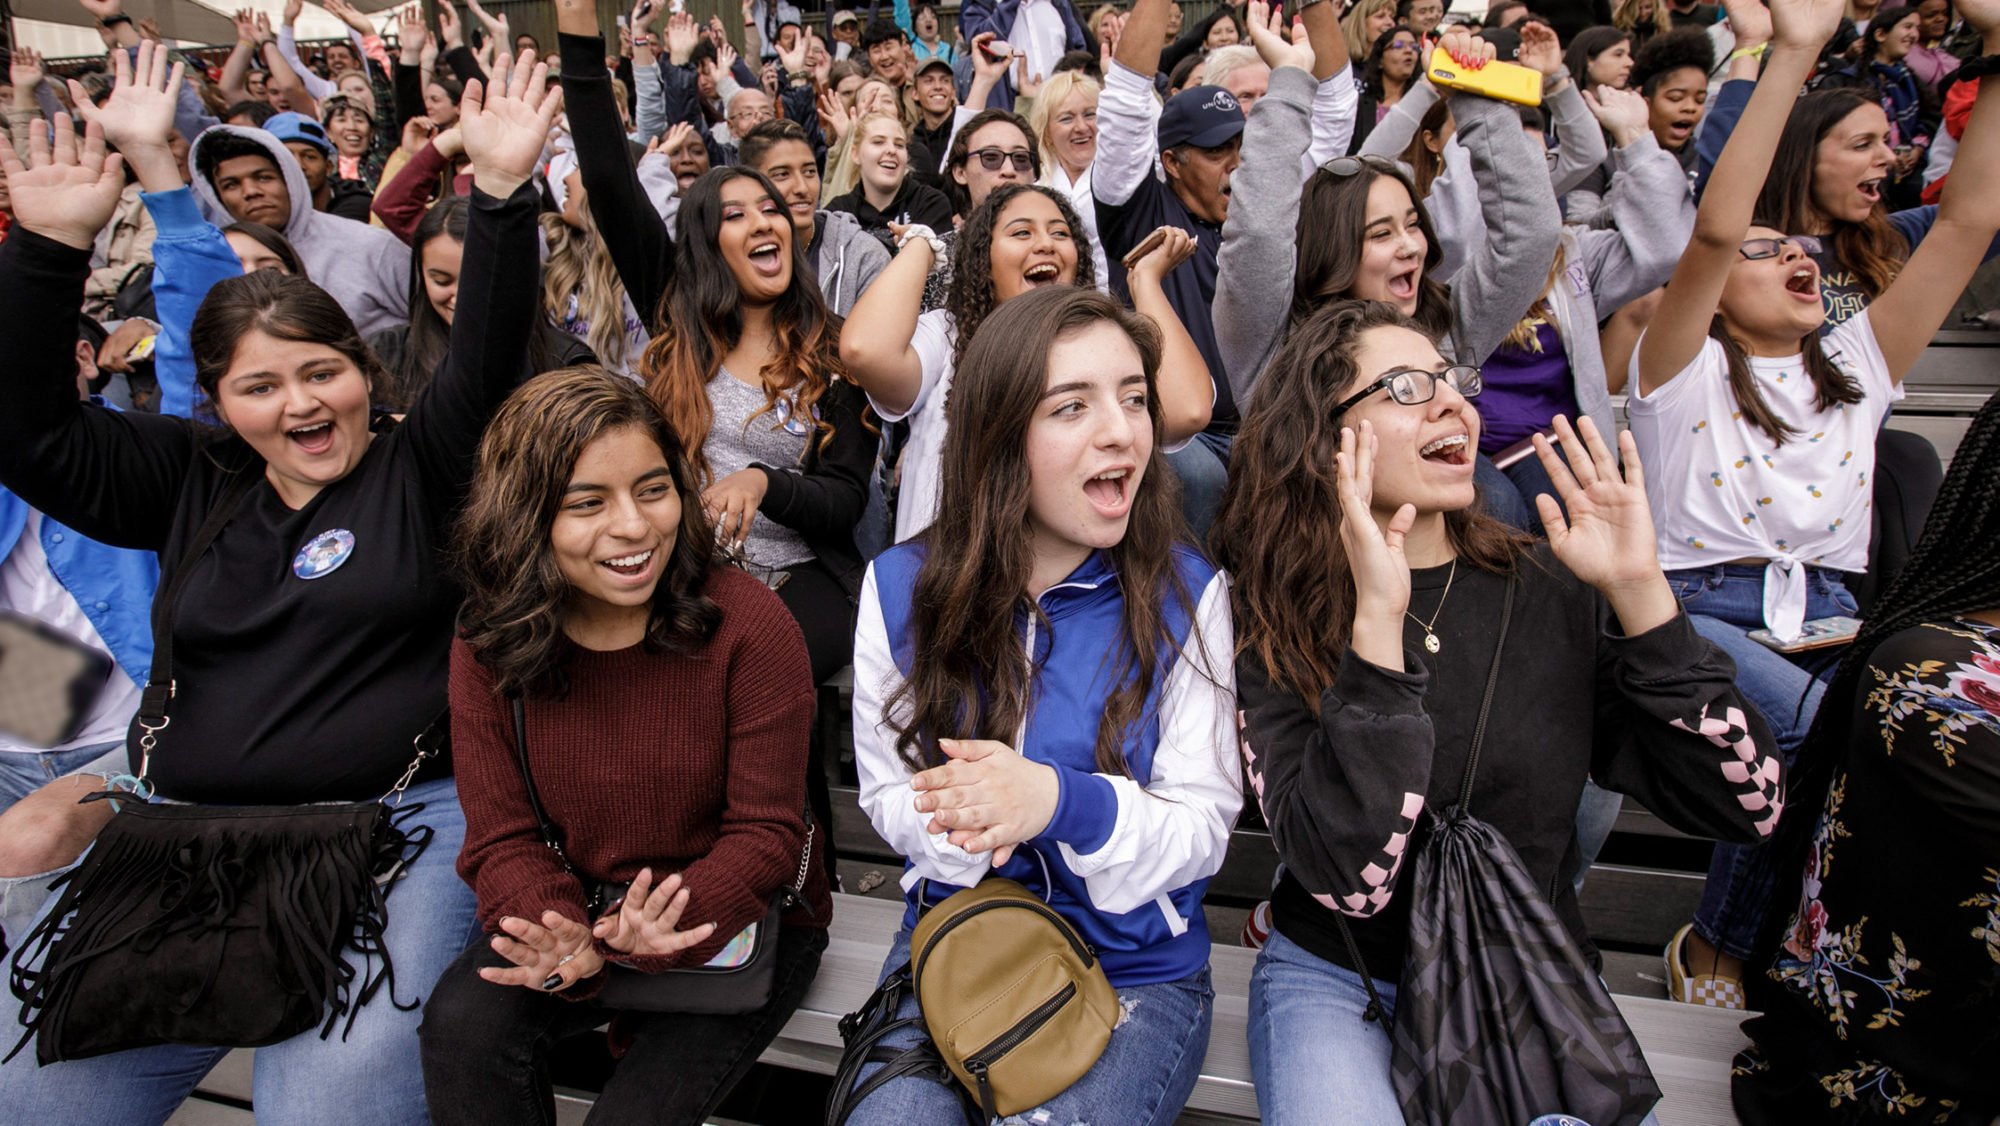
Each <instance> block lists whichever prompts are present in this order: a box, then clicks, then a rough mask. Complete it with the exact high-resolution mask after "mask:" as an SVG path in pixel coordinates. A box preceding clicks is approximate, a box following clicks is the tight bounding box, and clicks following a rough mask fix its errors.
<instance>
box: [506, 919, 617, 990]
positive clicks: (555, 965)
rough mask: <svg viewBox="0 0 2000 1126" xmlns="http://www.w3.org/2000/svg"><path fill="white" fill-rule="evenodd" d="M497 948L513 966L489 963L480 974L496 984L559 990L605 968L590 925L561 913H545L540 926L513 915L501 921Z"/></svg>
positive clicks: (593, 975)
mask: <svg viewBox="0 0 2000 1126" xmlns="http://www.w3.org/2000/svg"><path fill="white" fill-rule="evenodd" d="M500 930H501V931H502V933H500V934H496V935H494V936H493V950H494V952H495V953H497V954H499V955H500V956H501V957H502V958H505V959H507V960H508V961H509V962H512V963H514V964H513V965H512V966H488V967H486V968H484V969H482V970H480V971H479V976H480V977H482V978H485V979H486V980H487V981H490V982H492V983H493V984H495V985H518V986H521V987H523V988H525V989H535V990H544V991H547V992H551V993H553V992H557V991H559V990H563V989H568V988H569V987H570V986H572V985H575V984H576V983H577V982H579V981H582V980H583V979H584V978H587V977H595V976H596V975H597V973H598V971H600V970H602V969H603V968H604V959H603V958H602V957H600V956H599V955H598V953H597V948H596V947H594V946H592V945H591V942H590V937H591V936H590V928H589V927H586V926H584V925H583V924H582V923H579V922H577V921H576V920H574V919H570V918H566V917H564V916H563V915H562V914H560V913H559V912H555V911H544V912H542V921H541V923H540V925H537V924H535V923H531V922H529V921H528V920H526V919H517V918H514V917H513V916H511V915H509V916H507V917H506V918H504V919H501V920H500Z"/></svg>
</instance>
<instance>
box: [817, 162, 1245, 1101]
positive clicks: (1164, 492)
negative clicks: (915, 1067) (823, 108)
mask: <svg viewBox="0 0 2000 1126" xmlns="http://www.w3.org/2000/svg"><path fill="white" fill-rule="evenodd" d="M1006 190H1007V189H1004V188H1003V189H1001V191H1002V192H1004V191H1006ZM1025 190H1028V191H1034V190H1036V189H1025ZM1000 194H1001V193H1000V192H996V193H994V195H995V198H998V197H999V195H1000ZM988 202H989V203H991V202H992V201H990V200H989V201H988ZM892 269H893V267H892ZM968 272H969V271H962V272H961V273H960V275H959V277H960V278H963V277H965V276H966V273H968ZM1159 363H1160V343H1159V335H1158V333H1157V331H1156V330H1155V329H1154V327H1153V326H1152V324H1151V323H1149V321H1148V320H1147V319H1146V318H1144V317H1141V316H1138V315H1135V314H1133V313H1129V312H1126V311H1125V310H1123V309H1121V308H1120V307H1119V305H1118V304H1117V302H1115V301H1113V300H1112V299H1111V298H1109V297H1106V296H1104V295H1103V294H1100V293H1098V292H1097V291H1096V290H1095V289H1092V288H1089V287H1087V286H1064V285H1051V286H1048V287H1046V288H1042V289H1037V290H1035V291H1033V292H1029V293H1026V294H1023V295H1021V296H1018V297H1015V298H1013V299H1011V300H1009V301H1008V302H1006V303H1005V304H1003V305H1001V306H1000V307H999V308H998V309H997V310H996V311H995V312H994V313H993V315H992V317H991V318H990V319H989V320H987V321H986V323H985V325H984V326H983V327H982V328H981V329H980V330H979V332H978V333H976V334H975V335H974V337H973V340H972V345H971V347H970V348H969V349H967V350H966V352H965V354H964V357H963V361H962V362H961V363H960V364H959V365H958V367H957V368H956V378H955V381H954V385H953V387H952V390H951V396H950V401H949V403H948V404H947V406H946V408H945V410H946V417H947V420H948V422H949V424H950V428H951V435H952V440H951V441H950V442H948V443H946V445H945V447H944V451H943V452H944V465H943V474H942V477H943V480H942V486H943V487H942V497H941V503H940V504H939V505H938V509H937V516H936V519H935V522H933V523H932V524H931V525H930V527H929V529H928V530H927V531H925V532H924V533H923V534H922V535H921V536H919V537H918V538H917V539H915V540H913V541H911V542H908V543H903V544H899V545H897V546H896V547H893V548H891V549H889V550H888V551H887V552H885V553H883V554H882V555H881V556H879V557H877V559H876V560H875V562H874V563H873V564H871V565H870V568H869V574H868V580H867V583H866V585H865V586H864V587H863V590H862V602H861V616H860V621H859V624H858V625H857V627H856V641H855V655H854V746H855V762H856V766H857V768H858V769H859V771H860V776H861V804H862V808H864V809H865V810H866V811H867V812H868V817H869V820H870V821H871V822H872V823H873V824H874V826H875V830H876V831H877V832H878V833H880V834H881V835H882V837H883V839H884V840H886V841H887V842H889V845H890V847H892V848H894V849H896V850H897V851H898V852H901V853H903V854H904V855H905V856H907V857H909V864H908V871H907V872H906V874H905V875H904V878H903V886H904V888H905V890H906V894H907V896H908V899H909V904H910V905H909V910H908V911H907V912H906V914H905V915H904V919H903V927H902V929H901V930H900V931H899V932H898V935H897V938H896V941H895V945H894V947H893V949H892V950H891V951H890V954H889V958H888V961H887V963H886V965H885V967H884V969H885V973H886V972H888V971H891V970H894V969H896V968H898V967H900V966H901V965H902V964H903V963H904V962H905V961H906V960H907V959H908V958H909V956H910V937H911V928H912V927H913V926H914V925H915V922H916V918H917V915H918V913H919V912H920V911H921V910H922V909H923V907H924V906H925V904H926V903H934V902H936V901H938V900H940V899H943V898H944V897H946V896H948V895H949V894H951V893H952V892H953V891H955V890H957V889H959V888H969V887H972V886H974V885H976V884H978V883H980V881H982V880H984V879H986V878H987V877H988V876H989V875H990V876H998V877H1002V878H1005V879H1011V880H1014V881H1016V882H1018V883H1020V884H1022V885H1023V886H1024V887H1026V888H1027V889H1028V890H1029V891H1030V892H1031V893H1032V894H1033V895H1035V896H1037V897H1039V898H1040V899H1041V900H1043V901H1044V902H1045V903H1046V904H1047V905H1048V907H1050V908H1052V909H1054V911H1055V912H1056V913H1057V914H1059V915H1060V916H1061V917H1062V918H1063V920H1064V921H1065V922H1067V923H1068V924H1069V925H1070V926H1071V927H1074V928H1075V930H1076V931H1077V932H1078V933H1079V934H1080V935H1081V936H1082V938H1083V941H1084V942H1086V943H1088V944H1089V946H1090V948H1091V949H1093V950H1094V951H1095V952H1096V955H1097V958H1098V960H1099V962H1100V963H1101V965H1102V967H1103V972H1104V974H1105V976H1106V977H1108V978H1109V980H1110V984H1111V985H1112V986H1113V987H1114V988H1115V989H1116V990H1117V991H1118V993H1119V995H1120V997H1121V1000H1122V1002H1123V1008H1124V1013H1125V1016H1124V1017H1123V1019H1120V1020H1119V1021H1118V1023H1117V1027H1116V1028H1115V1029H1113V1030H1112V1031H1111V1033H1110V1042H1109V1044H1108V1046H1107V1047H1106V1048H1105V1049H1104V1051H1103V1054H1102V1055H1101V1056H1099V1057H1098V1058H1097V1060H1096V1062H1095V1064H1094V1065H1093V1066H1091V1067H1090V1068H1089V1070H1088V1071H1087V1072H1085V1073H1084V1074H1083V1075H1082V1076H1081V1077H1080V1078H1078V1079H1077V1080H1076V1081H1075V1082H1073V1083H1072V1084H1071V1085H1070V1086H1069V1087H1068V1088H1067V1089H1065V1090H1063V1091H1062V1092H1061V1093H1059V1094H1057V1095H1055V1096H1054V1097H1053V1098H1050V1099H1048V1100H1047V1101H1046V1102H1044V1103H1042V1104H1041V1106H1040V1107H1039V1109H1034V1108H1031V1109H1029V1110H1028V1111H1025V1112H1023V1113H1022V1115H1021V1116H1020V1118H1019V1120H1020V1121H1041V1120H1047V1121H1050V1122H1065V1123H1066V1122H1121V1123H1132V1124H1135V1126H1166V1124H1168V1123H1171V1122H1173V1121H1174V1120H1175V1119H1176V1118H1177V1117H1179V1114H1180V1110H1181V1106H1182V1104H1183V1103H1184V1102H1185V1101H1186V1100H1187V1096H1188V1094H1189V1092H1191V1091H1192V1090H1193V1089H1194V1082H1195V1079H1196V1078H1197V1077H1198V1075H1199V1073H1200V1069H1201V1061H1202V1059H1203V1057H1204V1056H1205V1054H1206V1049H1207V1045H1208V1030H1209V1022H1210V1019H1211V1010H1212V997H1213V991H1212V990H1211V988H1210V986H1209V980H1208V948H1209V940H1208V928H1207V926H1206V924H1205V921H1204V918H1203V915H1202V909H1201V896H1202V891H1203V889H1204V888H1205V886H1206V885H1207V881H1208V877H1209V876H1210V875H1212V874H1213V873H1214V872H1215V871H1216V870H1217V869H1218V868H1219V867H1220V866H1221V863H1222V854H1223V849H1224V847H1225V846H1226V845H1227V843H1228V839H1229V828H1230V825H1231V824H1232V823H1233V822H1234V820H1235V818H1236V813H1237V810H1238V807H1239V806H1240V805H1241V804H1242V800H1243V796H1242V789H1241V784H1240V782H1239V773H1238V770H1237V768H1236V765H1235V764H1234V763H1233V762H1231V761H1230V756H1229V750H1228V748H1229V746H1230V741H1231V734H1230V732H1231V725H1232V724H1233V723H1234V722H1235V708H1234V703H1233V699H1232V692H1231V687H1230V672H1229V649H1230V638H1229V613H1228V595H1227V587H1226V582H1225V580H1224V579H1223V578H1222V576H1221V575H1219V574H1218V573H1217V572H1216V571H1215V569H1214V568H1213V567H1211V566H1209V564H1208V563H1207V562H1206V561H1205V560H1203V559H1202V558H1201V556H1200V555H1199V554H1197V553H1196V552H1195V551H1194V550H1193V549H1191V548H1188V547H1186V546H1182V545H1179V544H1177V543H1176V539H1177V535H1178V531H1179V527H1180V518H1179V501H1178V498H1177V497H1176V496H1175V493H1176V492H1177V491H1178V488H1177V482H1176V481H1175V480H1174V478H1173V475H1172V474H1171V473H1169V472H1167V467H1166V460H1165V458H1164V456H1163V455H1162V453H1161V450H1160V444H1161V439H1160V435H1161V432H1162V429H1163V425H1162V421H1161V417H1160V409H1159V405H1158V401H1157V399H1156V397H1155V394H1154V381H1155V373H1156V372H1157V371H1158V368H1159ZM1024 655H1025V657H1026V659H1023V658H1024ZM895 1015H896V1017H897V1018H898V1019H903V1018H909V1017H916V1016H919V1015H920V1012H919V1008H918V1002H917V1000H916V997H915V996H914V995H911V996H909V997H908V998H907V999H905V1000H904V1001H903V1002H902V1007H901V1008H900V1009H899V1010H898V1011H897V1013H896V1014H895ZM913 1023H914V1022H913ZM915 1038H916V1035H915V1033H914V1030H906V1031H905V1032H904V1033H900V1034H893V1035H891V1036H889V1037H887V1038H885V1039H884V1041H883V1043H884V1045H885V1046H888V1047H892V1048H898V1049H901V1048H908V1047H910V1046H911V1044H912V1042H913V1040H914V1039H915ZM960 1047H961V1049H962V1048H964V1047H966V1046H965V1045H963V1044H961V1045H960ZM872 1075H873V1066H872V1065H871V1067H870V1068H864V1069H863V1070H862V1071H861V1073H860V1079H861V1083H862V1084H864V1085H865V1084H866V1083H867V1082H868V1079H869V1078H870V1077H871V1076H872ZM840 1094H841V1095H843V1096H844V1095H845V1092H841V1093H840ZM961 1114H962V1111H961V1110H960V1107H959V1099H958V1095H957V1094H956V1093H954V1092H953V1091H952V1090H951V1089H949V1088H947V1087H945V1086H943V1085H941V1084H939V1083H935V1082H932V1081H930V1080H929V1079H926V1078H922V1077H912V1076H904V1077H901V1078H896V1079H892V1080H890V1081H888V1082H887V1083H885V1084H883V1085H882V1086H880V1087H879V1088H878V1089H876V1090H874V1091H873V1092H872V1093H870V1094H868V1095H867V1097H866V1098H864V1099H862V1100H861V1101H860V1102H859V1103H858V1104H857V1106H856V1108H855V1111H854V1115H853V1117H852V1118H851V1119H849V1120H848V1121H849V1122H850V1123H854V1124H868V1126H901V1124H907V1123H919V1122H921V1123H939V1122H947V1121H953V1120H957V1119H958V1118H959V1116H960V1115H961Z"/></svg>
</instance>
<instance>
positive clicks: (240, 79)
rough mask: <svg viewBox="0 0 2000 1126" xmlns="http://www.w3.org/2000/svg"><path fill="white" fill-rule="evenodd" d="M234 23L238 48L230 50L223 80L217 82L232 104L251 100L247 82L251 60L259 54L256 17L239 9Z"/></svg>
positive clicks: (247, 10)
mask: <svg viewBox="0 0 2000 1126" xmlns="http://www.w3.org/2000/svg"><path fill="white" fill-rule="evenodd" d="M233 22H234V23H235V24H236V46H234V47H231V48H230V49H229V57H228V58H227V59H224V60H223V61H222V78H221V79H220V80H219V81H217V82H216V86H217V87H219V88H220V89H221V90H222V96H223V98H224V99H225V100H227V101H228V102H230V103H231V104H234V103H236V102H241V101H247V100H249V97H250V87H249V86H248V85H247V81H248V77H249V74H250V60H251V59H252V58H253V57H255V55H256V54H257V17H256V15H255V14H254V13H252V12H251V11H250V9H248V8H239V9H237V12H236V15H235V16H234V17H233Z"/></svg>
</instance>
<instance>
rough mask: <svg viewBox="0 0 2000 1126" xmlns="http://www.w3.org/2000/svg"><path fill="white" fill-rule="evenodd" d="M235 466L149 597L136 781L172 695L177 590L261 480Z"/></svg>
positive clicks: (149, 762) (143, 773)
mask: <svg viewBox="0 0 2000 1126" xmlns="http://www.w3.org/2000/svg"><path fill="white" fill-rule="evenodd" d="M196 456H197V457H199V456H201V454H199V453H197V454H196ZM237 472H238V474H239V475H238V477H237V479H236V480H234V481H231V482H230V483H229V486H228V488H226V489H224V490H223V492H222V495H221V496H220V497H217V498H216V501H215V507H214V508H211V509H209V510H208V518H207V519H205V520H203V521H202V522H201V527H199V528H197V529H195V533H194V537H193V538H192V539H190V540H188V545H187V550H185V551H183V552H181V558H180V562H179V563H177V564H176V565H175V566H174V573H173V577H171V578H169V579H168V580H167V585H166V586H165V588H163V589H162V590H161V591H160V592H159V593H158V594H157V595H155V596H154V598H153V614H152V627H153V664H152V667H151V668H149V669H148V670H147V671H146V687H145V689H144V691H142V692H141V693H140V694H139V714H138V717H137V718H138V722H139V727H140V729H141V730H142V731H143V732H144V734H142V735H140V736H139V782H140V783H141V784H143V783H144V782H145V779H146V774H147V771H148V769H149V768H150V767H151V765H152V758H153V748H154V746H155V745H156V744H157V743H158V739H157V738H156V736H157V735H158V734H159V732H160V731H162V730H164V729H165V728H166V726H167V702H168V701H170V700H172V699H173V698H174V612H175V609H176V607H178V605H179V604H180V599H181V592H182V591H184V590H186V589H187V584H188V578H189V576H191V575H192V574H193V573H194V568H195V564H196V563H199V562H200V561H201V557H202V556H203V555H205V554H207V553H208V549H209V545H211V544H213V543H214V542H215V537H217V536H219V535H221V534H222V528H223V526H224V525H225V524H228V523H229V520H230V517H232V516H234V515H235V514H236V509H237V507H238V506H240V505H241V504H242V503H243V498H244V497H247V496H249V495H250V490H251V489H253V488H255V487H256V486H257V482H258V481H261V480H263V477H262V476H261V475H260V474H257V473H254V472H252V471H251V470H250V469H249V468H248V467H245V468H243V469H241V470H238V471H237Z"/></svg>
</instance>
